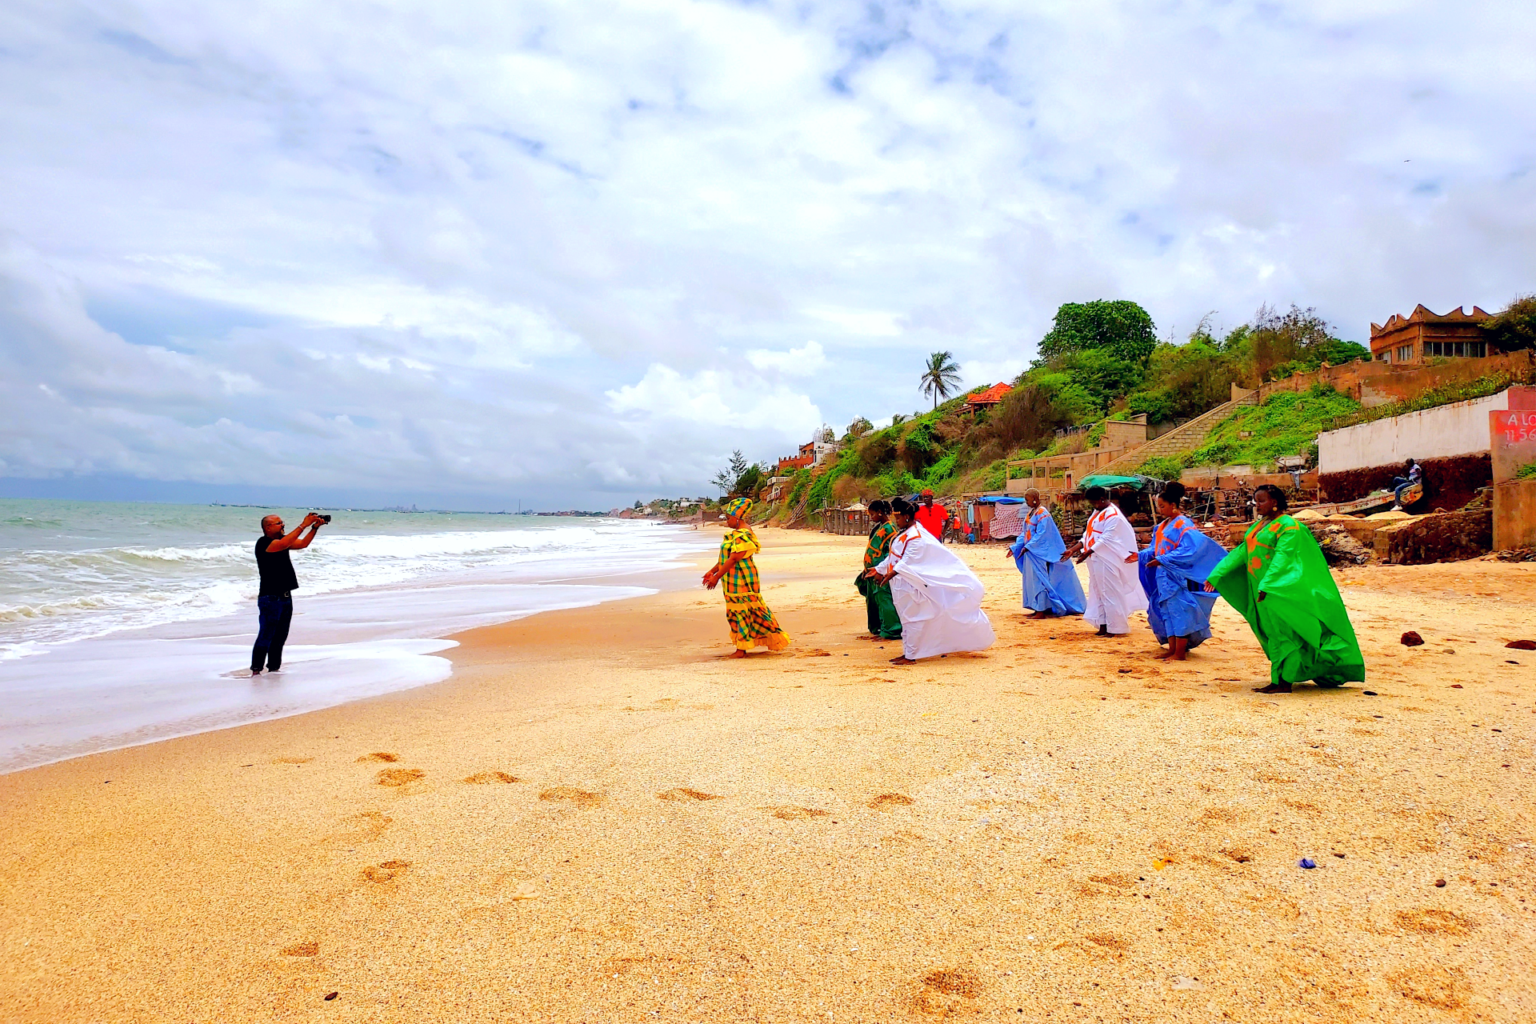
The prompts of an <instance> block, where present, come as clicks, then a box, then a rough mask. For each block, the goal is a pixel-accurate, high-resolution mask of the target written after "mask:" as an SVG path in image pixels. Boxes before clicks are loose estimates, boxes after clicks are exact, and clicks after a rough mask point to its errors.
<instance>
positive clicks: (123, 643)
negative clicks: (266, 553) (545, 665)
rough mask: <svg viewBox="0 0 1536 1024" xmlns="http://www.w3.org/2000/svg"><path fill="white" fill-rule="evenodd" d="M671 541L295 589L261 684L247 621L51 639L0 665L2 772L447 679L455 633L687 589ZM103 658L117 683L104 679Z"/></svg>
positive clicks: (683, 562) (194, 622) (684, 560)
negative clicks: (620, 557)
mask: <svg viewBox="0 0 1536 1024" xmlns="http://www.w3.org/2000/svg"><path fill="white" fill-rule="evenodd" d="M677 547H678V550H675V551H672V552H670V553H669V554H666V555H665V556H664V560H663V563H662V564H658V565H653V566H647V567H644V568H640V569H620V568H618V567H612V568H609V567H604V568H601V569H598V570H596V571H592V570H590V569H588V570H583V569H582V568H581V567H580V565H579V564H570V565H566V566H559V567H557V566H555V565H553V564H546V565H544V566H540V565H539V564H538V563H530V564H527V565H522V566H515V567H512V568H511V569H510V570H508V569H502V570H499V571H496V572H494V573H492V574H490V575H491V577H492V578H490V579H483V578H480V577H481V576H483V575H486V574H478V573H475V572H468V573H459V574H443V575H439V576H436V577H427V578H422V579H418V580H414V581H412V582H411V585H410V586H409V587H407V586H404V585H396V586H372V587H364V588H360V589H357V590H351V591H331V590H321V591H319V592H317V593H313V594H304V593H302V592H301V601H300V607H299V612H300V614H299V616H297V617H296V619H295V623H294V633H293V635H292V636H291V638H290V643H289V645H288V649H287V653H288V657H287V659H285V664H284V666H283V667H284V669H285V671H284V672H283V673H281V674H277V675H269V676H263V677H261V678H260V679H253V678H252V677H251V676H249V674H248V673H246V672H245V671H243V670H241V669H239V668H236V667H235V666H237V665H242V664H244V663H246V662H247V661H248V660H249V643H250V636H251V635H254V616H252V617H251V619H250V621H247V620H246V618H245V617H244V616H242V617H239V618H235V617H233V616H229V615H224V614H221V615H216V616H213V617H209V618H203V619H188V620H181V621H175V622H170V623H164V624H160V625H156V626H150V627H139V628H131V629H121V630H116V631H113V632H112V633H109V634H106V635H99V636H87V637H83V638H80V639H78V640H64V641H58V642H52V643H50V644H48V645H47V646H46V649H44V650H43V651H41V652H40V653H37V654H33V655H31V656H28V657H23V658H16V659H11V660H9V661H7V662H6V663H4V665H3V666H0V669H3V674H0V680H3V683H4V689H3V691H0V692H3V693H5V694H6V695H7V699H8V700H9V702H10V705H11V706H10V709H9V711H10V716H11V721H10V723H8V725H7V726H6V727H5V728H3V729H0V775H5V774H11V773H14V772H16V771H25V770H27V769H29V768H35V767H41V766H44V765H48V764H56V763H59V762H61V761H67V760H71V759H73V758H76V757H85V756H90V755H92V754H98V753H106V752H109V751H113V750H121V749H126V748H129V747H135V746H141V745H144V744H149V743H157V742H161V741H164V740H170V739H178V738H184V737H187V736H193V735H197V734H199V733H204V732H210V731H217V730H220V729H228V728H240V727H242V726H245V725H250V724H255V723H259V722H264V721H273V720H277V719H281V718H287V717H291V716H293V715H302V714H308V713H310V712H312V711H317V710H323V709H326V708H330V707H337V706H343V705H346V704H350V703H354V702H357V701H360V700H369V699H372V698H373V697H376V696H379V695H382V694H386V693H391V692H397V691H400V690H407V689H413V688H416V687H420V686H429V685H433V684H436V683H439V682H442V681H443V680H445V679H447V678H448V677H449V676H450V675H451V674H452V663H451V660H450V659H448V658H446V657H444V656H443V654H444V652H446V651H448V650H450V649H452V648H453V647H455V646H457V641H456V640H454V639H453V638H454V636H455V635H456V634H458V633H462V632H465V631H467V630H470V629H473V628H475V627H476V626H479V625H486V624H496V623H505V622H510V621H515V620H518V619H521V618H525V617H528V616H530V615H538V614H542V613H544V612H548V611H558V610H562V609H565V608H572V607H588V606H595V605H600V604H604V603H608V602H612V601H617V600H625V599H627V598H630V597H635V596H643V595H644V592H655V591H659V590H666V589H672V588H675V587H680V586H685V585H686V582H685V580H684V576H683V573H685V572H686V571H687V567H688V566H690V565H691V563H692V557H693V555H694V554H695V552H692V551H689V550H688V549H687V546H686V544H685V543H678V545H677ZM653 554H654V553H653ZM421 601H425V602H427V603H428V604H429V606H430V608H431V611H430V612H429V613H428V614H427V615H426V616H425V617H424V618H422V619H421V620H419V621H415V622H413V621H412V616H411V614H410V609H411V606H412V603H413V602H421ZM246 627H249V630H248V631H247V630H246ZM248 634H249V635H248ZM106 666H113V667H114V669H115V671H114V677H115V678H114V679H113V681H112V682H110V683H102V682H98V681H97V680H98V677H99V676H100V673H101V671H102V670H103V669H104V668H105V667H106ZM125 673H126V675H125ZM61 681H62V685H60V682H61Z"/></svg>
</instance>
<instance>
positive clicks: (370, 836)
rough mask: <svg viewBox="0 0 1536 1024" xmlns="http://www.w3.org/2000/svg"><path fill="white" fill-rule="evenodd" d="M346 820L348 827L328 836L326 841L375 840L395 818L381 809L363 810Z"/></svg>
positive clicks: (365, 841) (358, 841)
mask: <svg viewBox="0 0 1536 1024" xmlns="http://www.w3.org/2000/svg"><path fill="white" fill-rule="evenodd" d="M345 820H346V823H347V827H346V828H345V829H344V830H343V831H341V832H336V833H334V834H332V835H329V836H326V837H325V841H326V842H332V843H342V844H352V843H371V842H374V841H375V840H377V839H378V838H379V837H380V836H382V835H383V834H384V830H385V829H386V828H388V827H389V823H390V822H391V821H392V820H394V819H392V818H390V817H389V815H387V814H383V813H380V812H379V811H363V812H362V813H361V814H354V815H351V816H350V817H348V818H346V819H345Z"/></svg>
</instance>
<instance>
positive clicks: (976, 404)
mask: <svg viewBox="0 0 1536 1024" xmlns="http://www.w3.org/2000/svg"><path fill="white" fill-rule="evenodd" d="M1012 390H1013V385H1011V384H1008V383H1006V382H1004V383H999V384H994V385H992V386H991V387H989V388H983V389H981V390H980V391H976V392H973V393H972V394H970V395H967V396H966V399H965V408H964V409H962V410H961V411H962V412H963V413H966V414H975V413H977V412H980V411H981V410H982V409H990V408H992V407H993V406H994V405H996V404H997V403H999V402H1001V401H1002V400H1003V396H1004V395H1006V394H1007V393H1008V392H1010V391H1012Z"/></svg>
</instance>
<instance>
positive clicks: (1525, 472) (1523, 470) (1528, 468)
mask: <svg viewBox="0 0 1536 1024" xmlns="http://www.w3.org/2000/svg"><path fill="white" fill-rule="evenodd" d="M1515 479H1516V480H1536V462H1527V463H1526V464H1525V465H1523V466H1521V467H1520V468H1519V469H1517V470H1516V471H1515Z"/></svg>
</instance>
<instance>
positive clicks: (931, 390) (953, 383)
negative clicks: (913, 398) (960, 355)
mask: <svg viewBox="0 0 1536 1024" xmlns="http://www.w3.org/2000/svg"><path fill="white" fill-rule="evenodd" d="M959 387H960V364H959V363H957V362H955V356H954V353H952V352H935V353H933V354H932V355H930V356H929V357H928V366H927V367H926V368H925V369H924V370H923V376H922V380H921V384H920V386H919V389H918V390H920V391H922V393H923V394H925V395H928V396H930V397H931V398H932V399H933V407H934V408H935V409H937V408H938V407H939V399H941V398H948V397H949V396H950V395H952V394H954V393H955V391H956V389H958V388H959Z"/></svg>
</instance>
